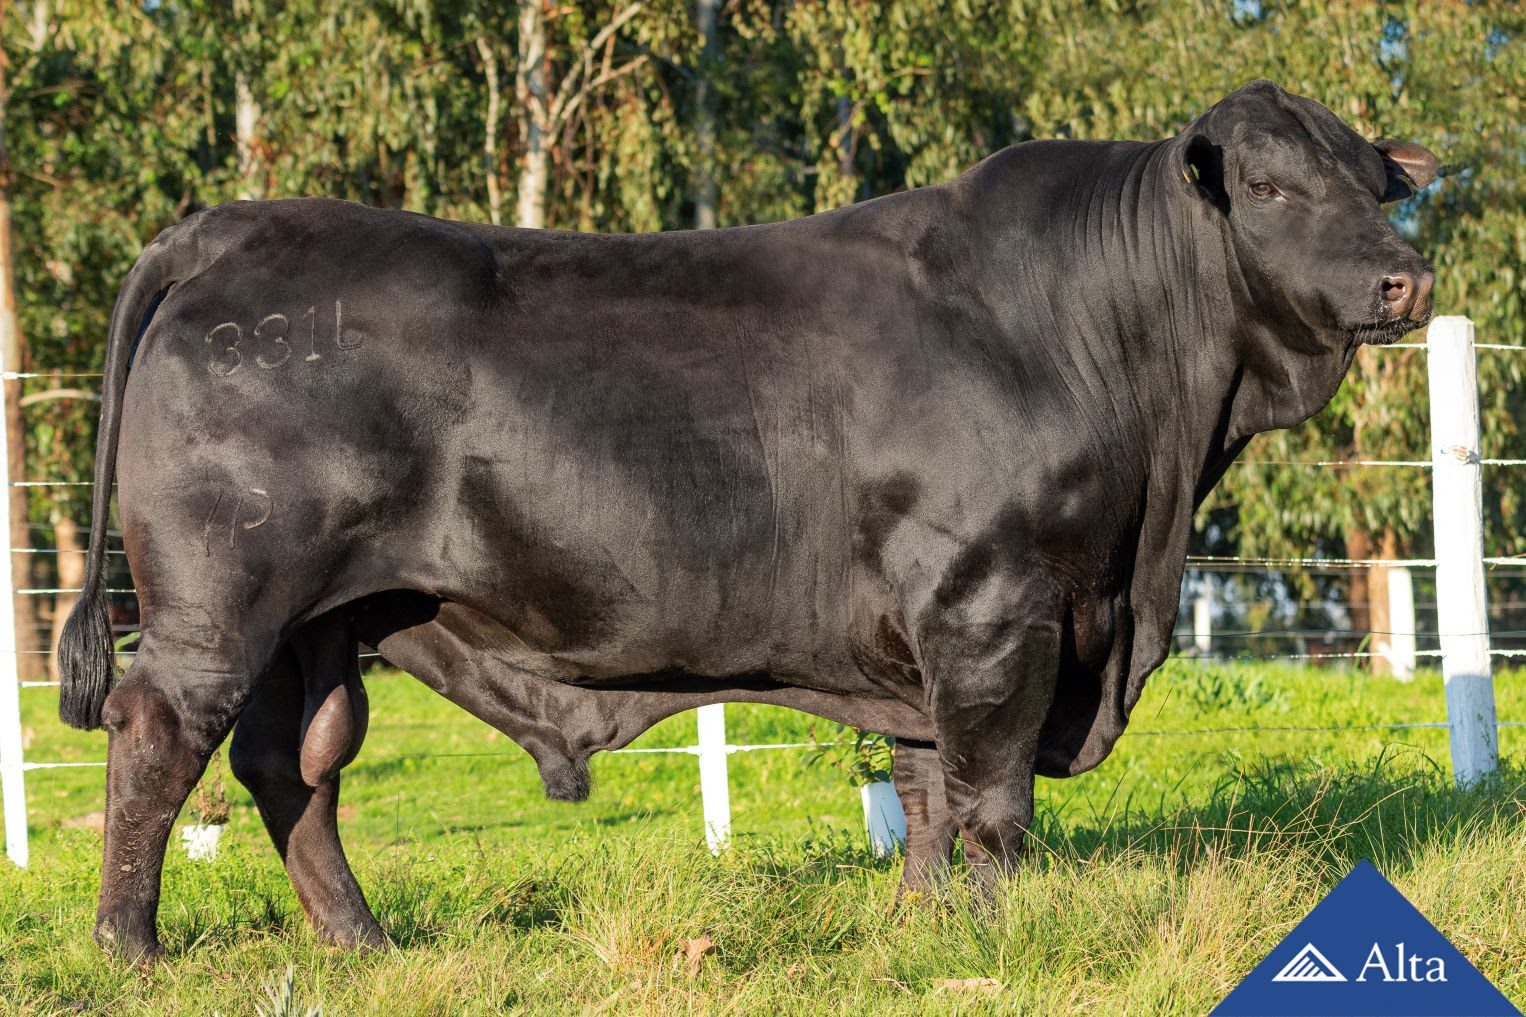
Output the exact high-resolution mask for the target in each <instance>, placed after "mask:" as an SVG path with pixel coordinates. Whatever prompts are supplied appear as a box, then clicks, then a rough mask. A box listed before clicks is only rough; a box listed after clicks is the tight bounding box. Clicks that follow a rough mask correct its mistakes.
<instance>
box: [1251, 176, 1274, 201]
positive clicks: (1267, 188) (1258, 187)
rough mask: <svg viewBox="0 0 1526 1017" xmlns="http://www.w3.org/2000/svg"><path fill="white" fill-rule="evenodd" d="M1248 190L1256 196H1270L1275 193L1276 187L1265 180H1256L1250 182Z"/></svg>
mask: <svg viewBox="0 0 1526 1017" xmlns="http://www.w3.org/2000/svg"><path fill="white" fill-rule="evenodd" d="M1250 192H1251V194H1253V195H1255V196H1256V197H1258V198H1270V197H1274V196H1275V195H1276V194H1277V188H1275V187H1273V186H1272V185H1271V184H1269V183H1267V182H1266V181H1265V180H1256V181H1254V182H1252V183H1251V185H1250Z"/></svg>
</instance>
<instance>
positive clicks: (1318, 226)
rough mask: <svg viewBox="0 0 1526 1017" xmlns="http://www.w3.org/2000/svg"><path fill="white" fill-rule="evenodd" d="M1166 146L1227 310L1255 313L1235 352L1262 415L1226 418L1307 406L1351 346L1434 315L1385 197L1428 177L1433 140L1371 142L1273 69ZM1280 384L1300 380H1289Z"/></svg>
mask: <svg viewBox="0 0 1526 1017" xmlns="http://www.w3.org/2000/svg"><path fill="white" fill-rule="evenodd" d="M1174 149H1175V151H1176V153H1177V158H1178V160H1179V165H1178V167H1177V169H1178V172H1179V175H1180V177H1181V186H1183V187H1184V188H1185V189H1186V190H1187V191H1188V193H1189V195H1190V196H1191V198H1192V199H1193V200H1194V201H1195V203H1196V204H1197V205H1198V207H1199V209H1200V211H1201V212H1202V215H1201V216H1200V217H1199V223H1200V224H1201V225H1202V226H1203V227H1204V228H1205V230H1206V231H1207V232H1208V233H1209V235H1210V236H1212V235H1217V237H1218V238H1222V241H1223V243H1224V245H1225V247H1226V250H1225V255H1226V257H1225V260H1224V264H1225V265H1226V266H1227V272H1226V275H1227V276H1228V279H1227V284H1228V286H1229V288H1230V291H1231V293H1232V295H1233V299H1234V301H1235V303H1236V304H1237V305H1239V308H1238V309H1239V310H1240V311H1242V312H1243V313H1242V314H1241V315H1236V317H1237V318H1239V319H1240V320H1247V321H1251V322H1254V323H1255V324H1254V327H1253V328H1252V329H1250V330H1249V331H1248V332H1247V333H1246V334H1245V336H1244V337H1243V338H1244V346H1243V348H1242V349H1241V350H1240V351H1239V352H1240V354H1241V356H1242V357H1243V358H1244V361H1243V362H1244V363H1245V366H1246V367H1247V368H1248V373H1249V374H1250V375H1252V376H1255V375H1260V378H1259V379H1258V380H1259V381H1260V382H1261V384H1260V385H1255V386H1254V387H1255V388H1259V389H1260V390H1261V392H1262V394H1263V396H1264V401H1263V405H1262V406H1261V407H1260V412H1257V411H1256V410H1255V409H1253V408H1251V407H1245V409H1248V410H1250V411H1251V413H1250V415H1251V416H1252V417H1256V418H1261V419H1257V420H1256V421H1255V422H1254V423H1251V422H1250V421H1243V422H1242V423H1243V424H1245V425H1248V426H1242V427H1236V428H1235V430H1237V431H1241V432H1242V433H1245V432H1251V431H1257V430H1264V429H1266V428H1267V427H1268V426H1287V425H1288V424H1290V423H1293V422H1295V421H1296V420H1298V419H1302V418H1303V417H1305V416H1308V415H1309V414H1310V413H1312V412H1315V411H1317V410H1318V409H1319V407H1320V406H1322V405H1323V404H1324V402H1325V401H1327V400H1328V399H1329V398H1330V396H1331V395H1333V394H1334V391H1335V387H1336V386H1337V385H1338V384H1339V381H1340V376H1341V375H1343V374H1344V373H1345V367H1346V366H1347V365H1348V364H1349V363H1350V357H1351V355H1352V353H1353V352H1354V350H1355V347H1356V346H1358V345H1360V344H1362V343H1391V342H1394V341H1395V340H1397V339H1399V338H1400V337H1401V336H1403V335H1404V334H1405V333H1407V332H1409V331H1410V330H1411V329H1415V328H1418V327H1420V326H1422V325H1425V324H1426V323H1427V322H1428V321H1429V320H1430V317H1431V284H1432V282H1433V281H1434V276H1433V275H1432V272H1431V268H1430V265H1429V264H1427V263H1426V260H1425V259H1424V258H1423V257H1421V256H1420V254H1419V253H1418V252H1416V251H1415V249H1414V248H1412V247H1410V246H1409V244H1407V243H1405V241H1404V240H1403V239H1402V238H1401V237H1400V236H1399V235H1398V233H1397V232H1396V231H1395V230H1394V228H1393V225H1392V224H1391V223H1390V222H1389V221H1388V218H1387V216H1385V215H1384V214H1383V209H1382V205H1383V204H1384V203H1386V202H1391V201H1396V200H1399V199H1401V198H1405V197H1408V196H1410V195H1411V194H1413V193H1414V192H1415V191H1416V190H1417V189H1419V188H1422V187H1424V186H1426V185H1427V184H1429V183H1430V182H1431V181H1432V180H1434V179H1435V178H1436V172H1437V162H1436V157H1435V156H1434V155H1432V154H1431V153H1430V152H1429V151H1427V150H1426V149H1424V148H1422V147H1420V146H1419V145H1416V144H1413V143H1410V142H1406V141H1388V140H1383V141H1377V142H1368V141H1366V140H1364V139H1363V138H1362V137H1361V136H1360V135H1358V134H1357V133H1356V132H1355V131H1353V130H1352V129H1351V128H1350V127H1348V126H1347V125H1346V124H1345V123H1343V122H1342V121H1341V119H1340V118H1339V117H1337V116H1336V115H1335V114H1334V113H1332V112H1330V110H1328V109H1326V108H1325V107H1324V106H1321V105H1320V104H1319V103H1317V102H1314V101H1312V100H1310V99H1305V98H1303V97H1301V96H1296V95H1291V94H1289V93H1288V92H1286V91H1284V90H1283V89H1282V88H1280V87H1279V86H1277V85H1276V84H1274V83H1272V82H1270V81H1256V82H1252V83H1251V84H1249V85H1246V86H1245V87H1244V88H1241V89H1239V90H1238V91H1235V92H1233V93H1231V94H1230V95H1229V96H1227V97H1226V98H1224V99H1223V100H1222V101H1220V102H1219V103H1217V104H1215V105H1214V106H1213V107H1212V108H1211V109H1209V110H1208V111H1206V112H1205V113H1203V114H1202V115H1201V116H1199V117H1198V118H1197V119H1196V120H1195V121H1194V122H1193V123H1192V124H1191V125H1190V126H1189V127H1188V128H1187V129H1186V130H1185V131H1183V132H1182V134H1181V135H1180V136H1179V138H1178V139H1177V144H1176V145H1175V146H1174ZM1310 357H1313V358H1314V359H1315V361H1316V362H1317V363H1318V365H1319V367H1315V365H1313V364H1310V363H1309V361H1308V358H1310ZM1321 368H1323V369H1321ZM1311 375H1312V376H1311ZM1290 382H1291V383H1292V385H1293V387H1294V388H1295V389H1302V390H1303V391H1298V392H1288V391H1287V389H1286V387H1285V386H1286V385H1287V384H1288V383H1290ZM1279 389H1280V390H1281V392H1280V393H1279V392H1278V391H1277V390H1279ZM1279 395H1280V396H1281V397H1282V399H1279ZM1289 396H1292V397H1293V398H1291V399H1288V397H1289ZM1283 399H1285V400H1287V401H1286V402H1285V403H1284V404H1283V405H1282V406H1280V407H1279V406H1276V405H1275V404H1276V403H1278V402H1279V401H1282V400H1283ZM1268 403H1270V404H1273V405H1268ZM1295 404H1297V405H1295Z"/></svg>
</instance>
